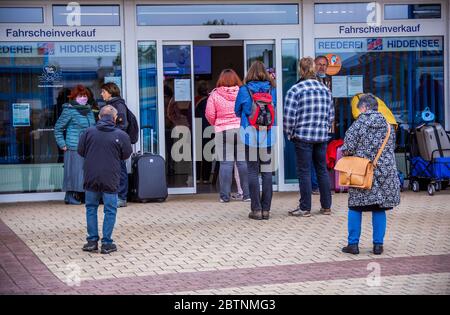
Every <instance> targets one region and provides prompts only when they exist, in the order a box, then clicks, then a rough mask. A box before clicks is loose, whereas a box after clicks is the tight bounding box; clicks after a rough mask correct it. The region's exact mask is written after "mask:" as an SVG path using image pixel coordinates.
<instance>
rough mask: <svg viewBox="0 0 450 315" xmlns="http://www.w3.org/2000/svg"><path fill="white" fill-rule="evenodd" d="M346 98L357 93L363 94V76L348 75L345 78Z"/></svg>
mask: <svg viewBox="0 0 450 315" xmlns="http://www.w3.org/2000/svg"><path fill="white" fill-rule="evenodd" d="M347 86H348V96H349V97H351V96H354V95H356V94H359V93H363V92H364V91H363V76H362V75H349V76H348V77H347Z"/></svg>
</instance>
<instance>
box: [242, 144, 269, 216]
mask: <svg viewBox="0 0 450 315" xmlns="http://www.w3.org/2000/svg"><path fill="white" fill-rule="evenodd" d="M245 158H246V160H247V170H248V187H249V190H250V198H251V200H252V201H251V210H252V211H261V210H263V211H270V206H271V204H272V194H273V190H272V172H273V166H272V165H271V164H272V148H271V147H268V148H255V147H249V146H245ZM260 173H261V180H262V194H261V193H260V188H259V174H260Z"/></svg>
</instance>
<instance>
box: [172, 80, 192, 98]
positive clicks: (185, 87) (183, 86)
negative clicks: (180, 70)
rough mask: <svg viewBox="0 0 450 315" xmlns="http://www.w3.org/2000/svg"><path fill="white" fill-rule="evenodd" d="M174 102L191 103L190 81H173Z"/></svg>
mask: <svg viewBox="0 0 450 315" xmlns="http://www.w3.org/2000/svg"><path fill="white" fill-rule="evenodd" d="M174 89H175V102H186V101H187V102H190V101H191V79H175V82H174Z"/></svg>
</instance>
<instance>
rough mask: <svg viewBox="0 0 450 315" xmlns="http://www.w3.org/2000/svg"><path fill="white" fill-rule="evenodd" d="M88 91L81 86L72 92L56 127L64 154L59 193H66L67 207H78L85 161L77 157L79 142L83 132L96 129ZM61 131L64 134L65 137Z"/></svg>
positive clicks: (56, 133)
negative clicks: (92, 127)
mask: <svg viewBox="0 0 450 315" xmlns="http://www.w3.org/2000/svg"><path fill="white" fill-rule="evenodd" d="M90 98H92V95H91V93H90V91H89V90H88V89H87V88H86V87H84V86H83V85H77V86H76V87H75V88H73V89H72V91H71V94H70V96H69V100H70V101H69V103H66V104H64V105H63V111H62V113H61V116H60V117H59V118H58V121H57V122H56V125H55V138H56V143H57V144H58V147H59V148H61V150H63V151H64V181H63V188H62V190H63V191H65V192H66V196H65V198H64V201H65V202H66V204H80V203H81V200H80V199H81V197H80V193H82V192H84V189H83V181H84V178H83V164H84V159H83V158H82V157H81V156H80V155H79V154H78V152H77V149H78V139H79V138H80V135H81V133H82V132H83V131H85V130H86V129H87V128H89V127H90V126H94V125H95V118H94V114H93V112H92V110H91V105H89V104H88V99H90ZM64 131H66V134H65V137H64Z"/></svg>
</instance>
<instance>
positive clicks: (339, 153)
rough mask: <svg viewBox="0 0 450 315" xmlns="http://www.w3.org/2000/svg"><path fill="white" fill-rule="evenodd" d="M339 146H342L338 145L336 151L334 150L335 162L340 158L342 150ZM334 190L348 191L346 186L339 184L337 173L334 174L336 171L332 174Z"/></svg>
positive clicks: (338, 191)
mask: <svg viewBox="0 0 450 315" xmlns="http://www.w3.org/2000/svg"><path fill="white" fill-rule="evenodd" d="M341 148H342V147H339V148H338V149H337V152H336V163H337V161H339V160H340V159H341V158H342V150H341ZM333 171H334V170H333ZM334 191H335V192H337V193H340V192H347V191H348V187H343V186H340V185H339V175H338V174H336V173H335V176H334Z"/></svg>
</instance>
